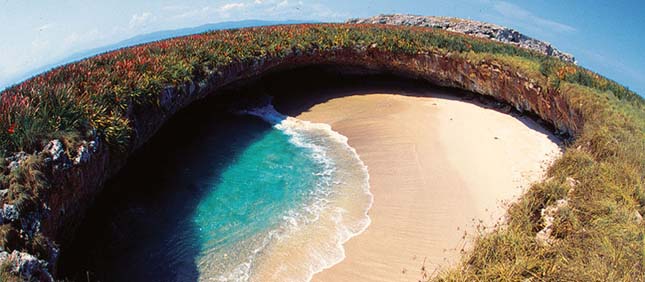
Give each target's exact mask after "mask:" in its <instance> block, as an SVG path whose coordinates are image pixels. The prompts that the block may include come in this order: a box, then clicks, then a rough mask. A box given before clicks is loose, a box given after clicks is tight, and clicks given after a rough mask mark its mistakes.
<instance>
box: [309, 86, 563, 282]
mask: <svg viewBox="0 0 645 282" xmlns="http://www.w3.org/2000/svg"><path fill="white" fill-rule="evenodd" d="M440 92H441V91H440V90H429V91H428V92H427V93H414V94H415V96H410V95H399V94H410V93H391V94H379V93H371V92H365V93H360V94H362V95H351V96H346V97H342V98H335V99H331V100H329V101H326V102H323V103H320V104H317V105H315V106H313V107H311V108H310V109H308V110H306V111H305V112H303V113H301V114H300V115H298V116H297V118H299V119H302V120H308V121H312V122H318V123H328V124H330V125H331V126H332V128H333V130H335V131H337V132H339V133H341V134H343V135H345V136H347V137H348V138H349V144H350V145H351V146H352V147H354V148H355V149H356V150H357V152H358V154H359V155H360V158H361V159H362V160H363V161H364V162H365V164H366V165H367V167H368V171H369V177H370V186H371V192H372V193H373V194H374V203H373V206H372V208H371V209H370V210H369V216H370V218H371V220H372V222H371V225H370V226H369V227H368V228H367V230H366V231H365V232H364V233H362V234H361V235H359V236H357V237H354V238H353V239H351V240H349V241H348V242H347V243H345V244H344V248H345V255H346V258H345V259H344V260H343V261H342V262H340V263H339V264H337V265H335V266H333V267H331V268H329V269H326V270H324V271H322V272H321V273H318V274H316V275H315V276H314V277H313V281H418V280H419V279H421V278H422V276H423V274H422V271H421V268H422V266H424V265H425V268H426V269H427V273H428V274H429V275H432V274H433V273H435V271H439V270H441V268H442V267H444V268H445V267H446V266H449V265H450V264H452V263H454V262H455V261H457V260H458V259H459V258H460V251H461V250H462V249H464V248H465V249H466V250H467V249H468V242H469V239H472V236H471V234H474V233H476V225H477V224H480V225H481V224H483V225H485V226H493V225H494V224H495V223H497V222H499V219H500V218H502V217H503V215H504V212H505V210H506V207H507V205H508V202H509V201H513V200H514V199H516V198H517V197H518V196H520V195H521V194H522V192H523V191H525V189H527V188H528V187H529V186H530V184H531V183H533V182H535V181H538V180H540V179H541V178H542V177H543V174H544V171H545V169H546V167H548V165H549V163H550V162H551V161H552V160H554V159H555V158H556V157H557V156H559V155H560V153H561V152H560V147H559V145H558V144H557V143H556V142H555V141H554V140H556V139H555V138H553V136H551V135H549V133H548V132H547V131H546V130H544V129H543V128H541V127H540V126H539V125H538V124H536V123H535V122H534V121H532V120H530V119H528V118H516V117H512V116H511V115H508V114H504V113H500V112H498V111H495V110H492V109H487V108H485V107H483V106H481V105H477V104H475V103H471V102H465V101H461V100H459V99H456V98H454V96H449V95H446V94H443V93H440ZM352 94H358V93H352ZM418 96H427V97H418ZM464 234H469V235H467V236H464ZM464 238H465V239H464Z"/></svg>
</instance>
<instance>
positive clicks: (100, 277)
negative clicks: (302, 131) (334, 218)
mask: <svg viewBox="0 0 645 282" xmlns="http://www.w3.org/2000/svg"><path fill="white" fill-rule="evenodd" d="M341 73H342V72H339V71H338V70H337V69H334V70H330V69H327V68H304V69H298V70H292V71H283V72H277V73H273V74H268V75H265V76H263V77H260V78H256V79H252V80H249V81H245V82H242V83H237V84H235V85H232V86H231V87H230V88H228V89H226V90H224V91H222V93H225V94H226V95H223V97H227V98H221V97H220V98H218V99H214V98H212V99H208V100H205V101H200V102H198V103H196V104H197V105H194V106H191V107H189V108H187V109H186V110H184V111H182V112H181V113H179V114H178V115H177V116H175V117H173V119H171V120H170V121H169V123H168V124H166V125H165V126H164V127H163V128H162V130H161V131H160V132H159V133H158V134H157V135H156V136H155V137H154V138H153V139H152V140H151V141H150V142H149V143H148V144H146V145H145V146H144V147H142V148H141V149H140V150H139V151H138V152H137V153H136V154H135V155H134V156H132V157H131V158H130V160H129V162H128V164H127V166H126V167H125V168H124V169H123V170H122V171H121V172H120V173H119V174H118V175H117V176H116V177H114V179H112V180H111V181H110V182H109V183H108V184H107V186H106V187H105V189H104V191H103V192H102V193H101V195H99V196H98V198H97V201H96V203H95V204H94V205H93V207H92V208H91V210H90V211H89V212H88V214H87V216H86V219H85V220H84V223H83V224H82V226H81V227H80V229H79V232H78V233H77V236H76V238H77V239H76V240H74V242H73V244H72V245H70V246H63V249H62V250H63V251H62V253H61V260H60V274H61V277H63V278H67V279H69V280H73V281H88V280H89V281H197V280H199V272H198V266H197V265H196V260H197V258H198V257H199V255H200V246H199V245H198V243H196V242H198V241H199V240H198V238H197V236H198V232H197V230H196V228H198V227H197V226H195V224H194V223H193V222H192V221H191V218H192V215H193V214H194V212H195V208H196V206H197V205H198V203H199V201H200V200H201V199H202V198H203V197H204V196H205V194H206V193H208V191H209V189H211V185H212V183H214V182H216V181H217V179H218V178H219V177H220V174H221V172H222V171H223V170H224V169H225V168H226V167H227V166H229V165H230V164H231V162H232V161H234V160H235V159H236V158H237V156H238V154H239V153H241V152H242V151H243V150H244V149H245V148H247V147H248V146H249V145H250V144H252V143H253V142H254V141H255V140H258V139H259V138H262V137H263V136H264V135H265V134H266V133H267V132H268V131H269V130H270V129H271V126H270V125H269V124H267V123H265V122H263V121H261V120H260V119H258V118H255V117H250V116H238V115H232V114H228V113H226V112H227V108H228V107H229V106H230V105H232V104H233V105H234V104H238V105H237V107H239V106H240V105H239V102H238V101H237V100H240V98H241V97H260V96H263V95H269V96H273V97H274V105H275V106H276V109H278V111H280V112H281V113H283V114H286V115H289V116H296V115H298V114H299V113H302V112H304V111H306V110H307V109H309V108H311V107H312V106H314V105H316V104H319V103H323V102H325V101H328V100H330V99H333V98H337V97H343V96H351V95H367V94H373V93H390V94H400V95H406V96H417V97H439V98H442V99H454V100H462V101H466V102H471V103H473V104H475V105H477V106H479V107H484V108H489V109H492V110H500V109H501V108H503V106H504V105H500V104H499V103H498V102H496V101H494V100H492V99H487V98H480V97H479V96H477V95H473V94H472V93H469V92H464V91H459V90H455V89H449V88H440V87H436V86H433V85H431V84H429V83H427V82H422V81H418V80H410V79H404V78H399V77H395V76H393V75H379V74H371V75H368V76H365V75H348V74H347V73H344V74H341ZM222 93H220V94H222ZM220 96H222V95H220ZM242 100H245V99H244V98H242ZM258 100H263V99H257V100H256V102H257V101H258ZM251 104H252V103H251ZM507 108H508V107H507ZM507 113H508V114H510V115H513V116H515V117H516V118H518V119H519V120H520V121H522V122H523V123H524V124H526V125H527V126H528V127H530V128H532V129H534V130H537V131H540V132H543V133H547V132H548V130H547V129H545V128H543V127H541V126H536V123H534V122H528V121H529V120H528V119H527V117H525V116H523V115H522V114H520V113H518V112H515V111H508V112H507ZM538 122H539V121H538ZM540 124H541V125H542V126H545V127H547V128H548V124H546V123H544V122H540ZM558 142H559V140H558Z"/></svg>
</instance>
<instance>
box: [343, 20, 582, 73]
mask: <svg viewBox="0 0 645 282" xmlns="http://www.w3.org/2000/svg"><path fill="white" fill-rule="evenodd" d="M347 23H352V24H389V25H405V26H424V27H431V28H438V29H445V30H448V31H452V32H458V33H463V34H468V35H472V36H476V37H481V38H487V39H491V40H495V41H499V42H503V43H508V44H513V45H515V46H518V47H521V48H526V49H529V50H533V51H536V52H538V53H541V54H544V55H547V56H552V57H556V58H558V59H560V60H563V61H565V62H570V63H575V62H576V59H575V58H574V57H573V55H571V54H567V53H564V52H562V51H560V50H558V49H556V48H555V47H553V46H552V45H551V44H550V43H548V42H544V41H540V40H537V39H534V38H531V37H529V36H526V35H524V34H522V33H520V32H519V31H517V30H514V29H512V28H508V27H504V26H500V25H496V24H491V23H485V22H480V21H473V20H465V19H459V18H451V17H433V16H413V15H380V16H375V17H371V18H366V19H351V20H349V21H347Z"/></svg>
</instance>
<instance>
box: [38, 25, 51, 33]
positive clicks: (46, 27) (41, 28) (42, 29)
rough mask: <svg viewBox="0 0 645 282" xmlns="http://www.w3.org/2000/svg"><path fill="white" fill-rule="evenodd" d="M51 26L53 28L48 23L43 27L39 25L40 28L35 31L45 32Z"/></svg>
mask: <svg viewBox="0 0 645 282" xmlns="http://www.w3.org/2000/svg"><path fill="white" fill-rule="evenodd" d="M53 26H54V24H52V23H48V24H44V25H41V26H39V27H37V28H36V30H37V31H41V32H42V31H45V30H48V29H50V28H52V27H53Z"/></svg>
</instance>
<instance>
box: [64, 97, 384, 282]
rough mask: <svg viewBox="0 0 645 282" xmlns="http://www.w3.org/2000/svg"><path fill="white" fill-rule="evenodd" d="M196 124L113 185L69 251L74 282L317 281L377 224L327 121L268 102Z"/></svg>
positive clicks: (347, 153) (361, 179) (357, 171)
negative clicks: (313, 120)
mask: <svg viewBox="0 0 645 282" xmlns="http://www.w3.org/2000/svg"><path fill="white" fill-rule="evenodd" d="M187 120H195V119H194V117H191V118H187ZM198 123H199V124H198V125H197V126H195V125H192V126H190V128H186V129H181V125H179V126H178V128H176V130H174V132H173V131H172V130H168V132H166V133H162V134H161V135H162V136H161V138H162V139H166V140H165V141H160V143H159V144H157V145H153V146H152V148H148V149H146V150H148V152H144V153H143V156H142V157H140V158H138V159H137V160H135V161H134V162H133V163H132V164H131V165H128V167H127V168H126V169H125V172H124V173H122V174H120V175H119V176H118V177H117V178H118V179H117V180H115V182H114V183H112V184H111V185H112V186H116V187H117V188H115V189H114V190H116V191H119V192H117V193H113V194H112V195H111V196H107V197H104V198H103V199H102V200H100V202H101V203H100V204H99V205H98V206H97V208H96V209H95V212H94V214H90V216H89V218H88V220H86V221H87V222H86V224H85V225H84V227H82V230H81V233H80V234H79V238H83V239H82V240H80V241H79V243H78V244H77V246H75V247H74V248H72V249H73V251H70V252H69V253H70V254H63V258H64V260H63V262H64V264H65V265H76V266H75V267H73V268H74V269H73V270H68V271H67V272H68V273H69V274H68V276H69V277H72V278H73V279H76V280H85V279H86V278H88V277H89V278H90V279H91V280H102V281H308V280H310V278H311V277H312V275H313V274H314V273H316V272H319V271H321V270H323V269H324V268H327V267H330V266H332V265H333V264H335V263H338V262H340V261H341V260H342V259H343V258H344V251H343V248H342V244H343V243H344V242H345V241H347V240H348V239H349V238H351V237H352V236H355V235H357V234H359V233H360V232H362V231H363V230H364V229H365V228H366V227H367V226H368V225H369V217H368V216H367V210H368V209H369V207H370V205H371V202H372V196H371V194H370V193H369V186H368V174H367V169H366V167H365V166H364V164H363V163H362V161H361V160H360V159H359V157H358V155H357V154H356V152H355V151H354V150H353V149H352V148H351V147H349V145H348V144H347V139H346V138H345V137H344V136H342V135H340V134H338V133H336V132H334V131H333V130H332V129H331V127H329V126H328V125H324V124H315V123H309V122H306V121H300V120H297V119H295V118H292V117H286V116H283V115H281V114H280V113H278V112H277V111H275V109H274V108H273V107H272V106H270V105H269V106H266V107H263V108H258V109H253V110H250V111H247V112H244V113H240V115H239V116H234V117H229V118H228V119H227V120H224V121H222V120H221V118H217V119H216V118H211V117H210V116H208V115H207V114H203V115H201V116H199V122H198ZM182 130H183V131H182ZM177 137H182V138H177ZM174 139H182V141H168V140H174ZM159 150H163V152H159ZM142 186H143V188H142ZM88 238H93V239H91V240H88ZM67 268H69V267H67Z"/></svg>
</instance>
